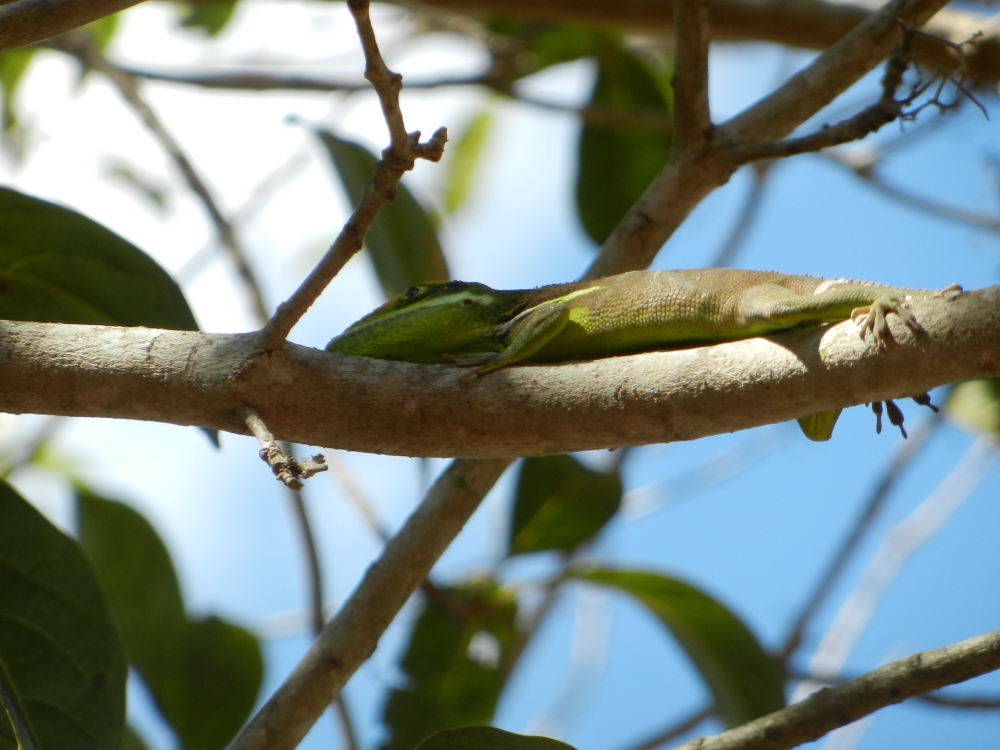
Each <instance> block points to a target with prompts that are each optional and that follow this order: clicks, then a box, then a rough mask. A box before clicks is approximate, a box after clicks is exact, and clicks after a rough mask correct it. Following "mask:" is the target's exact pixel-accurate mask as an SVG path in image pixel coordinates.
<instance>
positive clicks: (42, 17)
mask: <svg viewBox="0 0 1000 750" xmlns="http://www.w3.org/2000/svg"><path fill="white" fill-rule="evenodd" d="M140 2H142V0H87V2H81V0H18V2H14V3H9V4H5V5H4V4H0V52H3V51H5V50H9V49H14V48H15V47H24V46H26V45H29V44H36V43H37V42H43V41H45V40H46V39H51V38H52V37H54V36H58V35H59V34H62V33H63V32H66V31H69V30H70V29H75V28H77V27H78V26H83V25H84V24H87V23H90V22H91V21H96V20H98V19H100V18H104V17H105V16H110V15H112V14H114V13H117V12H118V11H120V10H125V9H126V8H131V7H132V6H133V5H138V4H139V3H140Z"/></svg>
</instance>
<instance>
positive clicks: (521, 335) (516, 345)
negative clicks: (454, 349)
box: [452, 302, 569, 385]
mask: <svg viewBox="0 0 1000 750" xmlns="http://www.w3.org/2000/svg"><path fill="white" fill-rule="evenodd" d="M568 322H569V305H567V304H566V303H564V302H543V303H542V304H540V305H538V306H537V307H533V308H531V309H530V310H525V311H524V312H523V313H521V314H520V315H518V316H517V317H516V318H514V319H513V320H511V321H510V322H509V323H507V324H505V328H506V329H507V331H516V333H514V338H513V339H512V340H511V341H510V343H509V344H508V345H507V347H506V348H505V349H504V350H503V351H502V352H499V353H495V354H494V353H490V354H484V355H483V356H481V357H480V356H478V355H477V359H476V360H475V361H469V364H472V365H479V366H478V367H476V369H474V370H471V371H469V372H467V373H465V374H464V375H463V376H462V377H461V378H459V381H458V382H459V384H460V385H465V384H466V383H468V382H469V380H470V379H472V378H475V377H479V376H480V375H485V374H486V373H488V372H493V371H494V370H499V369H501V368H502V367H507V366H509V365H513V364H517V363H518V362H523V361H525V360H526V359H530V358H531V356H532V355H533V354H535V353H537V352H538V351H539V350H540V349H541V348H542V347H543V346H545V345H546V344H547V343H549V342H550V341H551V340H552V339H554V338H555V337H556V336H557V335H558V334H559V332H560V331H562V330H563V328H565V327H566V323H568ZM469 359H470V360H471V359H472V358H471V357H470V358H469ZM452 361H455V362H456V363H457V364H464V363H463V362H462V361H461V360H460V359H458V358H453V359H452Z"/></svg>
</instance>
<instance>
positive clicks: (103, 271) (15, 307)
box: [0, 188, 198, 330]
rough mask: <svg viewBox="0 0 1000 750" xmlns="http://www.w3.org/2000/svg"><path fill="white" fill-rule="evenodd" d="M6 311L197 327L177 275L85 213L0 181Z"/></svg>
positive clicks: (56, 318)
mask: <svg viewBox="0 0 1000 750" xmlns="http://www.w3.org/2000/svg"><path fill="white" fill-rule="evenodd" d="M0 318H4V319H6V320H36V321H39V322H43V323H93V324H104V325H125V326H149V327H151V328H174V329H180V330H197V328H198V325H197V323H195V320H194V316H193V315H192V314H191V309H190V308H189V307H188V304H187V301H186V300H185V299H184V295H183V294H182V293H181V290H180V287H178V286H177V283H176V282H175V281H174V280H173V279H171V278H170V276H168V275H167V273H166V272H165V271H164V270H163V269H162V268H160V267H159V266H158V265H157V264H156V263H155V262H154V261H153V260H152V259H151V258H150V257H149V256H148V255H146V254H145V253H143V252H142V251H141V250H139V249H138V248H137V247H135V246H134V245H132V244H131V243H129V242H127V241H126V240H124V239H122V238H121V237H119V236H118V235H117V234H115V233H114V232H112V231H111V230H109V229H107V228H106V227H103V226H101V225H100V224H98V223H97V222H95V221H91V220H90V219H88V218H87V217H85V216H83V215H81V214H78V213H76V212H75V211H71V210H69V209H67V208H62V207H61V206H56V205H54V204H52V203H48V202H46V201H42V200H38V199H37V198H31V197H29V196H27V195H23V194H21V193H18V192H17V191H15V190H10V189H9V188H0Z"/></svg>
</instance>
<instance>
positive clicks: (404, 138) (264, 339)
mask: <svg viewBox="0 0 1000 750" xmlns="http://www.w3.org/2000/svg"><path fill="white" fill-rule="evenodd" d="M348 7H349V8H350V11H351V15H352V16H354V22H355V24H356V25H357V28H358V36H359V37H360V39H361V46H362V48H363V49H364V53H365V78H367V79H368V80H369V81H370V82H371V84H372V86H373V87H374V88H375V91H376V92H377V93H378V97H379V102H380V104H381V106H382V114H383V117H384V118H385V122H386V126H387V127H388V128H389V137H390V145H389V147H388V148H387V149H385V151H383V152H382V158H381V159H380V160H379V162H378V164H377V165H376V166H375V174H374V175H373V177H372V180H371V182H369V183H368V184H367V185H366V186H365V189H364V192H363V193H362V195H361V200H360V201H359V202H358V205H357V206H356V207H355V209H354V212H353V213H352V214H351V217H350V218H349V219H348V220H347V223H346V224H345V225H344V228H343V229H342V230H341V231H340V234H339V235H338V236H337V239H336V240H334V242H333V244H332V245H331V246H330V248H329V250H327V252H326V255H324V256H323V258H322V259H321V260H320V262H319V263H318V264H316V267H315V268H313V270H312V271H311V272H310V274H309V276H308V277H306V280H305V281H303V282H302V284H301V285H300V286H299V288H298V289H296V290H295V293H294V294H292V296H291V297H290V298H289V299H288V300H286V301H285V302H283V303H281V304H280V305H278V309H277V311H276V312H275V313H274V316H273V317H272V318H271V319H270V320H269V321H268V322H267V325H265V326H264V328H263V329H262V330H261V332H260V341H259V345H260V348H261V349H263V350H264V351H271V350H273V349H277V348H279V347H280V346H281V345H282V344H283V343H284V341H285V338H286V337H287V336H288V333H289V332H290V331H291V330H292V327H293V326H294V325H295V324H296V323H297V322H298V320H299V319H300V318H301V317H302V316H303V315H304V314H305V312H306V310H308V309H309V307H310V306H311V305H312V303H313V302H315V301H316V298H317V297H319V295H320V294H321V293H322V292H323V290H324V289H326V287H327V285H328V284H329V283H330V281H331V280H332V279H333V277H334V276H336V275H337V274H338V273H339V272H340V269H341V268H343V267H344V265H345V264H346V263H347V261H348V260H350V259H351V258H352V257H353V256H354V254H355V253H357V252H358V251H359V250H360V249H361V246H362V243H363V241H364V237H365V233H366V232H367V231H368V228H369V227H370V226H371V225H372V222H373V221H374V220H375V216H376V215H377V214H378V212H379V209H380V208H382V206H384V205H385V204H387V203H389V202H390V201H392V199H393V198H394V197H395V195H396V184H397V183H398V182H399V180H400V178H401V177H402V176H403V174H404V173H405V172H407V171H409V170H411V169H413V165H414V163H415V162H416V160H417V159H427V160H429V161H438V160H440V158H441V155H442V154H443V153H444V144H445V142H446V141H447V140H448V133H447V131H446V130H445V129H444V128H439V129H438V130H437V131H436V132H435V133H434V135H433V136H432V137H431V139H430V140H429V141H427V142H426V143H421V142H420V133H419V132H414V133H407V132H406V127H405V125H404V123H403V113H402V111H401V110H400V109H399V91H400V89H401V88H402V85H403V84H402V76H400V75H399V74H398V73H393V72H392V71H390V70H389V68H388V67H386V64H385V61H384V60H383V59H382V55H381V54H380V53H379V50H378V43H377V42H376V40H375V31H374V29H372V25H371V19H370V18H369V16H368V2H367V0H348Z"/></svg>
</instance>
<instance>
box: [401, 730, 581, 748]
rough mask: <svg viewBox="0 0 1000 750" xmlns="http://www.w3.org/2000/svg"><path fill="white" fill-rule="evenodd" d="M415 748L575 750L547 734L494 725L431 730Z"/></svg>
mask: <svg viewBox="0 0 1000 750" xmlns="http://www.w3.org/2000/svg"><path fill="white" fill-rule="evenodd" d="M417 750H575V748H573V746H572V745H567V744H566V743H565V742H560V741H559V740H553V739H550V738H549V737H533V736H531V735H526V734H514V733H513V732H505V731H504V730H502V729H495V728H494V727H460V728H458V729H443V730H441V731H440V732H435V733H434V734H432V735H431V736H430V737H428V738H427V739H426V740H424V741H423V742H421V743H420V744H419V745H417Z"/></svg>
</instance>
